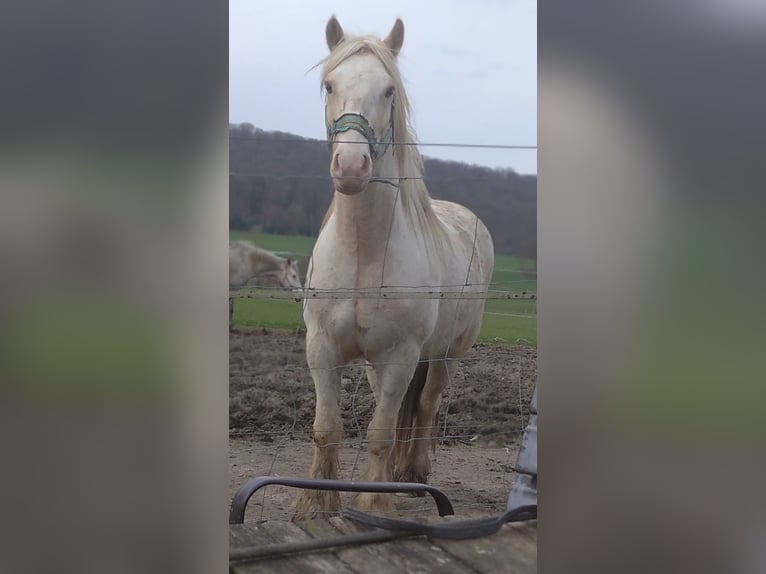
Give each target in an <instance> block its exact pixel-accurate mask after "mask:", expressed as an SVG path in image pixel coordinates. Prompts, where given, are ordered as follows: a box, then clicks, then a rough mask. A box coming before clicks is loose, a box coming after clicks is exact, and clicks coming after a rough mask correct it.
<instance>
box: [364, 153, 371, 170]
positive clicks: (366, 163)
mask: <svg viewBox="0 0 766 574" xmlns="http://www.w3.org/2000/svg"><path fill="white" fill-rule="evenodd" d="M369 166H370V156H368V155H367V154H364V155H363V156H362V172H365V171H367V168H368V167H369Z"/></svg>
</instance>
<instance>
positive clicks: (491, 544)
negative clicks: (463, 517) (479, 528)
mask: <svg viewBox="0 0 766 574" xmlns="http://www.w3.org/2000/svg"><path fill="white" fill-rule="evenodd" d="M530 528H531V527H530V526H525V525H516V524H506V525H505V526H503V528H502V530H500V532H497V533H496V534H492V535H490V536H484V537H482V538H475V539H473V540H433V543H434V544H435V545H437V546H439V547H441V548H443V549H444V550H445V551H447V552H448V553H449V554H451V555H452V556H454V557H456V558H458V559H460V560H462V561H463V562H465V563H467V564H470V565H471V567H472V568H474V569H475V570H476V571H477V572H480V573H482V574H485V573H486V574H495V573H497V572H507V573H508V574H533V573H536V572H537V535H536V529H534V531H535V534H534V537H533V536H532V531H531V530H530Z"/></svg>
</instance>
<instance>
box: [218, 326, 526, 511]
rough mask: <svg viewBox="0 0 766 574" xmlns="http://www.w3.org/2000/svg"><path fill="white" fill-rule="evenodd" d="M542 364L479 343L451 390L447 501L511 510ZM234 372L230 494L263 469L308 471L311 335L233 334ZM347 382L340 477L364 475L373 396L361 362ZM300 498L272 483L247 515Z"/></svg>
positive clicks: (445, 437)
mask: <svg viewBox="0 0 766 574" xmlns="http://www.w3.org/2000/svg"><path fill="white" fill-rule="evenodd" d="M536 366H537V350H536V349H534V348H530V347H522V346H512V347H508V346H498V345H489V344H477V345H475V346H474V348H473V349H472V350H471V352H470V353H469V354H468V355H467V356H466V357H465V358H464V359H463V360H462V361H461V362H460V368H459V369H458V373H457V376H456V377H455V380H454V381H452V383H451V385H449V387H448V388H447V389H446V390H445V392H444V395H443V397H442V408H441V412H442V416H441V419H440V422H439V428H440V431H439V436H440V440H439V441H438V443H437V446H436V450H435V452H434V454H433V457H432V458H433V461H434V462H433V471H432V476H431V483H432V484H434V485H436V486H439V487H440V488H442V489H443V490H444V491H445V493H446V494H447V495H448V496H449V497H450V499H451V500H452V502H453V504H454V505H455V508H456V512H457V515H458V516H464V517H465V516H476V515H486V514H496V513H499V512H501V511H502V510H503V509H504V508H505V501H506V498H507V496H508V490H509V488H510V485H511V483H512V481H513V479H514V473H513V463H514V462H515V461H516V453H517V451H518V443H519V438H520V434H521V431H522V430H523V428H524V426H525V424H526V421H527V417H528V406H529V401H530V398H531V394H532V390H533V389H534V385H535V381H536ZM229 368H230V371H229V399H230V405H229V431H230V439H229V445H230V448H229V459H230V474H229V476H230V480H229V487H230V491H231V494H232V495H233V493H234V492H235V491H236V489H237V488H238V487H239V486H240V485H241V484H242V483H243V482H244V481H245V480H247V479H248V478H250V477H252V476H256V475H266V474H273V475H282V476H306V472H307V470H308V467H309V464H310V463H311V456H312V446H311V438H310V432H311V425H312V424H313V420H314V405H315V402H314V388H313V383H312V381H311V377H310V375H309V372H308V368H307V366H306V358H305V334H304V333H303V332H300V331H296V332H290V331H279V330H272V329H261V328H258V329H237V330H234V331H233V332H231V334H230V337H229ZM342 381H343V382H342V384H343V392H342V411H343V419H344V429H345V440H346V444H347V446H346V448H344V449H343V450H342V453H341V478H355V479H359V478H360V476H361V471H362V470H363V468H364V463H365V460H366V450H365V447H364V444H363V442H362V438H363V437H364V429H366V427H367V424H368V423H369V421H370V418H371V416H372V409H373V406H374V405H373V400H372V393H371V391H370V389H369V385H368V384H367V381H366V378H365V377H364V369H363V368H362V367H361V366H360V365H354V366H350V367H348V368H347V369H345V372H344V373H343V379H342ZM445 408H446V410H447V416H446V419H445V417H444V411H445ZM445 420H446V424H445ZM294 498H295V491H293V490H289V489H283V488H281V487H270V488H268V489H266V491H265V496H260V495H259V496H256V497H254V499H253V500H252V501H251V503H250V506H249V507H248V514H247V518H248V519H261V518H263V519H269V520H281V519H289V517H290V515H291V514H292V507H293V503H294ZM396 508H397V511H398V513H399V514H400V515H407V514H409V513H415V514H423V513H426V514H428V513H432V512H433V508H434V507H433V504H432V503H431V502H430V501H429V500H427V499H423V498H406V497H397V498H396Z"/></svg>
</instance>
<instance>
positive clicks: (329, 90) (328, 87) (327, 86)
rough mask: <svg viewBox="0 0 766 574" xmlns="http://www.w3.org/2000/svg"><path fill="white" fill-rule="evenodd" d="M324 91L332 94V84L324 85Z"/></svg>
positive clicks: (326, 83)
mask: <svg viewBox="0 0 766 574" xmlns="http://www.w3.org/2000/svg"><path fill="white" fill-rule="evenodd" d="M324 91H325V92H327V93H328V94H332V84H331V83H330V82H325V83H324Z"/></svg>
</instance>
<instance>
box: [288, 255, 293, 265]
mask: <svg viewBox="0 0 766 574" xmlns="http://www.w3.org/2000/svg"><path fill="white" fill-rule="evenodd" d="M292 264H293V260H292V259H290V258H289V257H288V258H287V266H288V267H290V265H292Z"/></svg>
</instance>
